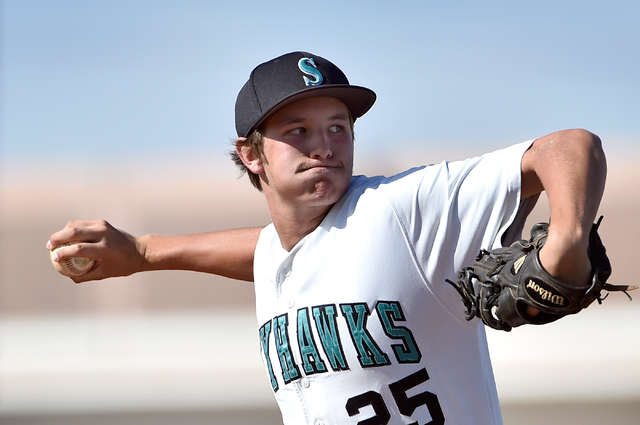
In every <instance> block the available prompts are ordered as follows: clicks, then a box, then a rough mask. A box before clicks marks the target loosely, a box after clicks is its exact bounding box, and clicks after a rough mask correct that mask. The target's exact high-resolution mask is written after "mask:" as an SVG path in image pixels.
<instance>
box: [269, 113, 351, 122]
mask: <svg viewBox="0 0 640 425" xmlns="http://www.w3.org/2000/svg"><path fill="white" fill-rule="evenodd" d="M329 120H331V121H334V120H343V121H349V114H346V113H342V112H340V113H337V114H335V115H332V116H330V117H329ZM304 121H306V118H304V117H301V116H297V115H289V116H286V117H285V118H283V119H282V120H280V122H279V123H278V124H279V125H289V124H296V123H301V122H304Z"/></svg>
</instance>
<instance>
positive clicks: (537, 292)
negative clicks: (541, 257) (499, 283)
mask: <svg viewBox="0 0 640 425" xmlns="http://www.w3.org/2000/svg"><path fill="white" fill-rule="evenodd" d="M525 290H526V291H527V294H529V296H530V297H531V298H532V299H533V300H534V301H537V302H539V303H540V304H543V305H549V303H551V304H553V305H549V307H553V306H554V305H555V306H560V307H566V305H565V300H566V297H565V296H564V295H562V294H560V293H559V292H558V293H554V291H553V288H552V287H550V286H547V285H546V284H545V282H544V281H542V280H537V279H536V280H534V279H529V282H527V286H525Z"/></svg>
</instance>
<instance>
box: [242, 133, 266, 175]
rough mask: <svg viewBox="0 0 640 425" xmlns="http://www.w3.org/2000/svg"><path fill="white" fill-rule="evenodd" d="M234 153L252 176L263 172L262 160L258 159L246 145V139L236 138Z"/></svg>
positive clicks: (248, 145) (251, 148)
mask: <svg viewBox="0 0 640 425" xmlns="http://www.w3.org/2000/svg"><path fill="white" fill-rule="evenodd" d="M236 152H237V153H238V157H240V159H241V160H242V163H243V164H244V165H245V167H247V168H248V169H249V171H251V172H252V173H253V174H260V173H262V171H263V170H264V167H263V165H262V158H260V157H259V156H258V154H257V153H256V152H255V151H254V149H253V147H252V146H251V145H250V144H248V143H247V138H246V137H238V139H237V140H236Z"/></svg>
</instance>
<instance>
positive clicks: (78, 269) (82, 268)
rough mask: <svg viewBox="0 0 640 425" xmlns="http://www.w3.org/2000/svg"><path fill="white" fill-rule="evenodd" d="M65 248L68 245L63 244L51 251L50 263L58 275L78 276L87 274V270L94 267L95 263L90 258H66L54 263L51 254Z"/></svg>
mask: <svg viewBox="0 0 640 425" xmlns="http://www.w3.org/2000/svg"><path fill="white" fill-rule="evenodd" d="M65 246H69V244H63V245H59V246H57V247H56V248H55V249H52V250H51V263H52V264H53V267H54V268H55V269H56V270H57V271H58V273H60V274H62V275H64V276H69V277H71V276H80V275H83V274H85V273H87V272H88V271H89V270H91V269H92V268H93V266H95V265H96V261H95V260H92V259H91V258H84V257H73V258H68V259H66V260H64V261H54V259H53V254H54V253H55V252H56V251H57V250H59V249H60V248H63V247H65Z"/></svg>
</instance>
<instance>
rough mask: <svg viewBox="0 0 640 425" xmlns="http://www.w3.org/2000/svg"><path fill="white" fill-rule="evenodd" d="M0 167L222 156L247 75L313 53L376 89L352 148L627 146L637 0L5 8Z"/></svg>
mask: <svg viewBox="0 0 640 425" xmlns="http://www.w3.org/2000/svg"><path fill="white" fill-rule="evenodd" d="M0 4H1V7H2V9H1V14H2V15H1V19H2V27H1V33H0V43H1V48H2V50H1V57H0V71H1V74H0V75H1V81H0V82H1V86H0V89H1V91H0V100H1V110H0V114H1V115H0V117H1V127H0V128H1V130H0V131H1V133H0V134H1V137H2V139H1V145H0V155H1V157H0V158H1V159H0V161H3V162H7V163H12V164H15V163H17V162H18V163H19V162H20V161H29V160H32V159H34V158H35V159H38V158H39V159H49V158H55V157H56V156H59V155H63V154H65V153H66V152H68V151H69V150H70V149H77V150H79V151H81V152H83V155H85V156H86V157H91V158H96V159H97V158H114V157H131V156H133V157H141V156H143V155H145V154H146V153H151V152H153V153H154V154H161V155H162V154H167V155H172V154H174V153H175V152H178V151H182V152H193V153H194V154H198V152H206V153H207V154H212V155H214V156H215V155H218V153H220V157H224V155H223V154H222V153H223V152H224V151H226V150H228V148H229V146H230V144H229V143H230V139H232V138H233V137H234V136H235V133H234V121H233V105H234V102H235V96H236V94H237V92H238V90H239V89H240V87H241V86H242V85H243V84H244V82H245V81H246V79H247V78H248V75H249V73H250V71H251V70H252V69H253V67H254V66H255V65H257V64H258V63H261V62H264V61H266V60H268V59H271V58H273V57H275V56H278V55H280V54H282V53H286V52H289V51H293V50H307V51H311V52H313V53H315V54H318V55H320V56H324V57H326V58H328V59H330V60H331V61H333V62H334V63H336V64H337V65H338V66H339V67H341V68H342V69H343V70H344V71H345V73H346V74H347V76H348V77H349V79H350V80H351V82H352V83H354V84H358V85H364V86H367V87H369V88H371V89H373V90H375V91H376V92H377V94H378V101H377V104H376V105H374V107H373V109H372V110H371V112H369V114H367V115H366V116H365V117H363V118H362V119H361V120H359V121H358V123H357V125H356V132H357V136H358V143H359V148H360V149H367V151H369V152H373V153H377V154H379V155H380V156H381V157H383V156H384V155H385V153H388V152H391V151H393V152H396V151H398V150H399V149H407V151H409V152H410V150H412V149H416V148H419V149H429V148H435V147H442V146H457V147H462V148H464V147H468V146H474V147H478V146H480V147H481V148H483V149H484V148H486V149H487V150H488V149H492V148H495V147H501V146H505V145H508V144H511V143H515V142H518V141H521V140H525V139H529V138H533V137H536V136H541V135H544V134H547V133H549V132H551V131H554V130H558V129H561V128H567V127H585V128H588V129H590V130H592V131H594V132H596V133H598V134H599V135H600V136H601V137H602V138H603V139H604V140H605V141H609V142H611V143H614V144H618V145H619V144H632V143H637V142H638V140H639V139H640V119H639V118H640V54H639V52H640V25H639V24H638V23H639V22H640V2H638V1H635V0H634V1H617V2H612V1H584V0H583V1H574V0H569V1H561V2H559V1H546V0H542V1H529V2H526V1H506V0H505V1H492V0H489V1H482V2H479V1H473V2H472V1H450V2H440V1H437V2H436V1H393V2H391V1H386V2H376V1H345V0H342V1H333V0H329V1H322V2H301V1H297V2H293V1H269V2H267V1H264V0H261V1H250V0H245V1H241V2H231V1H226V0H225V1H193V0H182V1H166V0H165V1H162V0H148V1H146V0H138V1H136V0H127V1H120V0H108V1H100V0H95V1H68V0H57V1H54V0H50V1H34V0H2V1H1V2H0Z"/></svg>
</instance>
